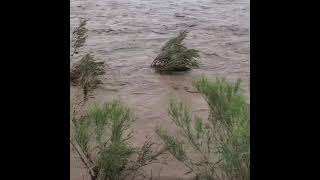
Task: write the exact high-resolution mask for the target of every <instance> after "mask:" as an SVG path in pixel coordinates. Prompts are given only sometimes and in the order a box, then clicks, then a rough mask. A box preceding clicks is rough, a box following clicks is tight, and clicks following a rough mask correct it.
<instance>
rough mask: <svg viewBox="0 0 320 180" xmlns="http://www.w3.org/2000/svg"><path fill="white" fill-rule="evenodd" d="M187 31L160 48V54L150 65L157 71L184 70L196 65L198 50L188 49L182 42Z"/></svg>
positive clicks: (197, 64)
mask: <svg viewBox="0 0 320 180" xmlns="http://www.w3.org/2000/svg"><path fill="white" fill-rule="evenodd" d="M186 36H187V31H183V32H181V33H180V34H179V35H178V36H177V37H174V38H172V39H170V40H169V41H168V42H167V43H166V44H165V45H164V46H163V47H162V48H161V52H160V54H159V55H158V56H157V57H156V58H155V59H154V60H153V62H152V64H151V67H152V68H155V69H156V70H157V71H160V72H161V71H186V70H189V69H191V68H194V67H198V66H199V63H198V60H197V58H199V54H198V51H197V50H195V49H189V48H187V47H185V46H184V44H183V43H182V42H183V40H184V39H185V38H186Z"/></svg>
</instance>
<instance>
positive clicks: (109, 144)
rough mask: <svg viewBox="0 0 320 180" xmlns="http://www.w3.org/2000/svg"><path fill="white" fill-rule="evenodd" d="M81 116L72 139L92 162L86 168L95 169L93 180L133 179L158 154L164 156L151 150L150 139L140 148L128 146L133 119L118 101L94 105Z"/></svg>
mask: <svg viewBox="0 0 320 180" xmlns="http://www.w3.org/2000/svg"><path fill="white" fill-rule="evenodd" d="M84 117H85V118H84V120H75V121H73V122H74V125H75V126H74V127H75V131H74V137H75V140H76V142H77V144H78V145H79V146H80V148H81V150H82V151H83V152H84V154H85V155H86V159H88V161H89V162H90V163H91V164H90V165H87V167H94V171H93V175H91V178H92V179H99V180H119V179H125V178H126V177H128V176H130V175H131V176H133V177H135V176H137V174H138V172H139V174H141V173H142V172H143V171H142V170H141V168H142V167H144V166H146V165H148V164H151V163H153V162H154V161H155V160H157V157H158V156H159V155H161V154H164V153H165V151H161V152H154V151H152V145H153V144H154V143H152V142H151V141H150V140H147V141H146V142H145V143H144V144H143V146H142V147H141V148H135V147H133V146H131V145H130V138H131V137H132V132H131V131H130V126H131V124H132V122H133V118H132V114H131V113H130V110H129V108H128V107H126V106H124V105H123V104H122V103H121V102H120V101H117V100H115V101H112V102H110V103H105V104H103V105H100V106H97V105H96V106H94V107H93V108H92V109H91V110H90V111H89V113H88V115H87V116H84ZM90 128H92V129H91V133H89V132H90ZM92 130H93V131H92ZM94 139H95V140H96V143H92V144H96V146H95V148H90V150H91V151H89V140H94ZM93 153H95V154H96V159H95V160H93V159H92V158H91V155H92V154H93ZM83 159H84V158H83Z"/></svg>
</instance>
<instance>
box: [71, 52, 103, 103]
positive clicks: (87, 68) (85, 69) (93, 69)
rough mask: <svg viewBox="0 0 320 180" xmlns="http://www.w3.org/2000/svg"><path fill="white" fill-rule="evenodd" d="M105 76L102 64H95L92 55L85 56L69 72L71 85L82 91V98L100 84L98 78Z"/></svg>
mask: <svg viewBox="0 0 320 180" xmlns="http://www.w3.org/2000/svg"><path fill="white" fill-rule="evenodd" d="M104 74H105V68H104V62H97V61H96V60H95V59H94V58H93V56H92V55H90V54H86V55H85V56H84V57H83V58H82V59H81V60H80V61H79V62H78V63H77V64H76V65H75V66H74V67H73V69H72V70H71V72H70V80H71V83H72V85H74V86H79V87H80V88H81V89H82V90H83V94H84V97H85V98H86V97H87V96H88V93H89V92H91V91H93V90H94V89H96V88H97V86H98V85H99V84H102V81H101V79H100V76H102V75H104Z"/></svg>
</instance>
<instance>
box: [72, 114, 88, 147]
mask: <svg viewBox="0 0 320 180" xmlns="http://www.w3.org/2000/svg"><path fill="white" fill-rule="evenodd" d="M89 126H90V121H88V119H85V118H83V119H80V120H78V121H77V123H76V124H75V126H74V130H75V132H74V139H75V141H76V142H77V143H78V145H79V146H80V147H81V149H82V150H83V152H85V153H88V145H89V140H90V134H89Z"/></svg>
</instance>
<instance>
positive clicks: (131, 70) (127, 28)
mask: <svg viewBox="0 0 320 180" xmlns="http://www.w3.org/2000/svg"><path fill="white" fill-rule="evenodd" d="M70 11H71V14H70V21H71V25H70V26H71V28H70V36H71V34H72V31H73V30H74V29H75V27H77V26H78V25H79V22H80V18H85V19H87V20H88V21H87V26H86V27H87V29H88V30H89V31H88V33H87V34H88V38H87V41H86V43H85V45H84V47H82V48H81V49H80V50H79V51H80V52H79V54H76V55H75V56H74V59H73V60H72V61H71V66H72V64H73V63H74V62H77V61H78V60H79V59H80V58H81V57H82V56H83V55H84V54H85V53H88V52H90V53H92V54H93V55H94V56H95V57H96V59H98V60H101V61H104V62H105V63H106V65H107V67H106V71H107V74H106V75H105V77H104V80H103V81H104V84H103V85H102V87H101V88H98V89H97V90H96V91H95V99H94V100H92V102H90V103H102V102H106V101H110V100H112V99H114V98H118V99H121V100H122V101H123V102H125V103H126V104H127V105H128V106H129V107H130V108H131V109H132V110H133V112H134V116H135V119H136V120H135V123H134V124H133V129H134V131H135V136H134V137H133V139H132V141H133V143H134V144H135V145H141V144H142V143H143V142H144V141H145V137H146V136H149V137H152V139H153V140H154V141H156V142H158V143H160V141H159V139H158V137H157V136H156V135H155V128H156V127H158V126H162V127H167V128H171V127H173V126H172V123H171V121H170V117H169V116H168V113H167V107H168V100H169V97H170V94H172V95H175V96H177V97H178V98H179V99H182V100H183V101H185V102H187V103H189V104H191V105H192V109H193V111H194V112H195V113H197V114H200V115H202V116H206V113H207V110H208V107H207V105H206V103H205V101H204V100H203V99H202V97H201V95H200V94H198V93H196V92H195V91H194V89H193V88H192V79H193V78H195V77H198V76H200V75H206V76H207V77H209V78H215V77H225V78H227V79H229V80H236V79H239V78H240V79H242V81H243V88H244V90H245V94H246V96H247V99H248V102H250V100H249V99H250V89H249V86H250V82H249V79H250V13H249V12H250V1H249V0H71V10H70ZM182 30H188V31H189V34H188V36H187V38H186V40H185V44H186V46H187V47H190V48H195V49H198V50H199V51H200V64H201V65H200V67H199V68H197V69H193V70H191V71H189V72H183V73H177V74H170V75H164V74H158V73H156V72H154V70H153V69H151V68H150V64H151V62H152V61H153V59H154V58H155V57H156V56H157V53H158V52H159V49H160V48H161V46H162V45H163V44H164V43H165V42H166V41H167V40H168V39H169V38H171V37H174V36H176V35H177V34H178V33H179V32H180V31H182ZM72 94H73V91H72V88H71V95H72ZM70 151H71V159H70V170H71V177H70V178H71V179H73V180H80V179H89V176H88V174H87V171H86V170H85V169H84V168H83V165H82V164H81V161H80V160H79V159H78V157H77V155H76V154H75V153H73V151H72V148H71V146H70ZM149 168H152V169H153V172H155V173H156V172H157V171H159V169H161V167H160V166H156V165H155V166H152V167H149ZM186 171H187V169H186V168H185V167H184V165H183V164H181V163H180V162H177V161H176V160H174V159H173V158H170V159H169V161H168V164H167V165H165V166H164V167H163V168H162V171H161V176H162V177H163V178H161V179H168V177H171V178H173V179H174V178H176V179H178V178H184V179H186V178H190V177H191V176H192V175H185V174H184V173H185V172H186Z"/></svg>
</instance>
